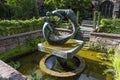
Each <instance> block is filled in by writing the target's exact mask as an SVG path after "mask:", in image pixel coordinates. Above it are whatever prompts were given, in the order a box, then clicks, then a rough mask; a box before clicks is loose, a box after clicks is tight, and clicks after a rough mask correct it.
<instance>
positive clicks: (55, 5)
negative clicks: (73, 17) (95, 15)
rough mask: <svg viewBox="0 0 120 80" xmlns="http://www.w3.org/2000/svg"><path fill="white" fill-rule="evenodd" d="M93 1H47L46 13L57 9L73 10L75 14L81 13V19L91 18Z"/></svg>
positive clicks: (45, 3) (45, 2)
mask: <svg viewBox="0 0 120 80" xmlns="http://www.w3.org/2000/svg"><path fill="white" fill-rule="evenodd" d="M91 4H92V3H91V0H45V1H44V6H45V8H44V9H45V12H46V11H52V10H55V9H60V8H61V9H73V10H74V11H75V13H77V11H79V12H80V17H81V19H84V18H88V17H90V15H91V14H90V12H89V11H90V10H91V8H92V5H91Z"/></svg>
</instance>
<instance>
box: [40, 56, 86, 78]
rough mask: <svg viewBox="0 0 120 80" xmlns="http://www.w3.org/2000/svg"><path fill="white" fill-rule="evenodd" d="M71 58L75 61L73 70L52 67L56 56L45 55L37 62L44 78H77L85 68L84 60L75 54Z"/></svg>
mask: <svg viewBox="0 0 120 80" xmlns="http://www.w3.org/2000/svg"><path fill="white" fill-rule="evenodd" d="M73 58H74V62H73V63H75V65H74V66H73V67H75V68H74V69H73V70H70V71H57V70H54V69H53V68H54V65H55V64H54V63H56V56H54V55H46V56H45V57H43V58H42V59H41V60H40V64H39V65H40V71H41V75H42V78H43V79H45V80H77V79H78V78H79V76H80V74H81V72H82V71H83V70H84V68H85V61H84V60H83V59H82V58H81V57H79V56H77V55H75V56H74V57H73ZM59 68H60V66H59Z"/></svg>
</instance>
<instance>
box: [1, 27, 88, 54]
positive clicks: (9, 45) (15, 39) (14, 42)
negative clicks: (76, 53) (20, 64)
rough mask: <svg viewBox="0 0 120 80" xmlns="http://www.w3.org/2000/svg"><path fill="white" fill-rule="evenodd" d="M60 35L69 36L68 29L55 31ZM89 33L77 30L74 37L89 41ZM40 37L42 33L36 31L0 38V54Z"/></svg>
mask: <svg viewBox="0 0 120 80" xmlns="http://www.w3.org/2000/svg"><path fill="white" fill-rule="evenodd" d="M57 30H58V31H59V32H60V33H61V34H69V33H70V32H71V31H70V30H68V29H61V28H58V29H57ZM89 33H90V31H85V30H81V29H79V30H78V33H77V35H76V36H75V38H76V39H79V40H81V39H84V40H88V39H89ZM41 37H42V31H41V30H36V31H31V32H25V33H20V34H16V35H10V36H6V37H0V53H3V52H5V51H8V50H10V49H13V48H16V47H17V46H21V45H24V44H26V43H27V41H28V39H30V38H36V39H37V38H41Z"/></svg>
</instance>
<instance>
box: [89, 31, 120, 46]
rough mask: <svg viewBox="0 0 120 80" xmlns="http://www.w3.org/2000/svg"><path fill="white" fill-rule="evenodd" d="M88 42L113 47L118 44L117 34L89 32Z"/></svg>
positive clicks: (119, 40)
mask: <svg viewBox="0 0 120 80" xmlns="http://www.w3.org/2000/svg"><path fill="white" fill-rule="evenodd" d="M90 43H91V44H99V45H101V46H104V47H106V48H115V47H116V46H118V45H119V44H120V35H119V34H110V33H97V32H91V34H90Z"/></svg>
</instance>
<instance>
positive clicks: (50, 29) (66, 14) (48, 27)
mask: <svg viewBox="0 0 120 80" xmlns="http://www.w3.org/2000/svg"><path fill="white" fill-rule="evenodd" d="M50 16H57V17H58V20H56V21H55V22H50V21H49V17H50ZM64 19H66V20H67V21H68V22H69V23H70V24H71V25H72V33H71V34H69V35H60V34H59V33H58V31H57V30H56V29H55V27H54V26H58V25H56V23H57V22H60V21H63V20H64ZM44 21H45V22H44V25H43V30H42V31H43V36H44V38H45V40H46V41H47V42H48V43H49V44H51V45H62V44H64V43H65V42H66V41H68V40H69V39H70V38H73V37H74V36H75V34H76V32H77V30H78V23H77V19H76V16H75V13H74V12H73V10H71V9H58V10H54V11H52V12H47V13H46V16H45V17H44Z"/></svg>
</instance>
